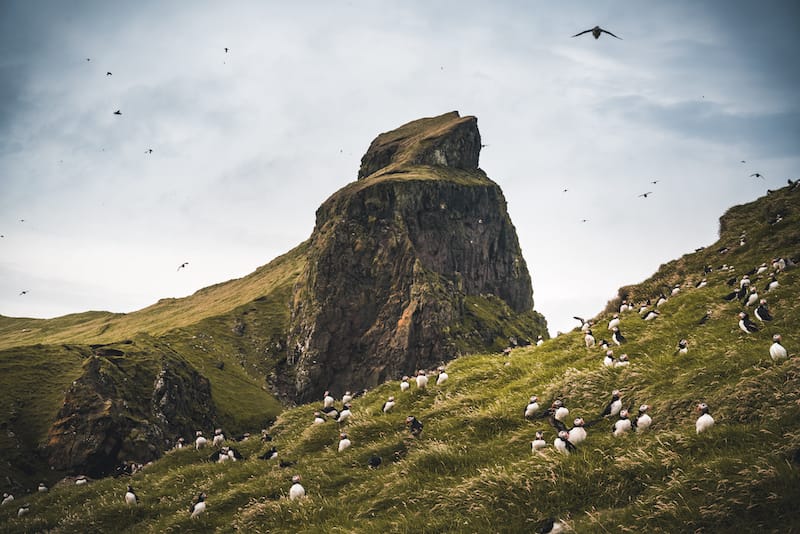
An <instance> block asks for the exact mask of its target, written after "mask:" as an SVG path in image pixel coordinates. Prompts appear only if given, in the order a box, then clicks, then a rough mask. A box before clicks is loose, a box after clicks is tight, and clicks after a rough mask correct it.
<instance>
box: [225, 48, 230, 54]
mask: <svg viewBox="0 0 800 534" xmlns="http://www.w3.org/2000/svg"><path fill="white" fill-rule="evenodd" d="M228 50H230V49H229V48H228V47H227V46H226V47H225V53H226V54H227V53H228Z"/></svg>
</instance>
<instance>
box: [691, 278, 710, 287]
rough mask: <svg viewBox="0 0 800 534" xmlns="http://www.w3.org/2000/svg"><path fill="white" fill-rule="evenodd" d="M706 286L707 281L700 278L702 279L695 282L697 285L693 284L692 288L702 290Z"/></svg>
mask: <svg viewBox="0 0 800 534" xmlns="http://www.w3.org/2000/svg"><path fill="white" fill-rule="evenodd" d="M706 285H708V281H707V280H706V279H705V278H702V279H700V281H699V282H697V284H695V286H694V287H695V288H696V289H702V288H704V287H706Z"/></svg>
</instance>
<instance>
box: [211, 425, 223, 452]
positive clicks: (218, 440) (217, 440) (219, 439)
mask: <svg viewBox="0 0 800 534" xmlns="http://www.w3.org/2000/svg"><path fill="white" fill-rule="evenodd" d="M224 442H225V434H223V433H222V429H221V428H217V429H216V430H214V439H212V440H211V445H212V446H213V447H220V446H222V444H223V443H224Z"/></svg>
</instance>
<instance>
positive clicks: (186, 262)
mask: <svg viewBox="0 0 800 534" xmlns="http://www.w3.org/2000/svg"><path fill="white" fill-rule="evenodd" d="M187 265H189V262H188V261H185V262H183V263H181V264H180V265H178V270H179V271H180V270H181V269H185V268H186V266H187Z"/></svg>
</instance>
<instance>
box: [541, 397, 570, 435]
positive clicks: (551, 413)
mask: <svg viewBox="0 0 800 534" xmlns="http://www.w3.org/2000/svg"><path fill="white" fill-rule="evenodd" d="M561 408H564V403H563V402H562V401H561V400H559V399H556V400H554V401H553V403H552V404H551V405H550V408H548V409H547V410H545V412H544V416H546V417H547V420H548V421H549V422H550V426H552V427H553V428H555V429H556V432H561V431H562V430H567V425H565V424H564V422H563V419H559V418H558V417H556V412H557V411H558V410H559V409H561ZM564 409H565V410H566V408H564ZM567 415H569V410H567ZM565 418H566V417H565Z"/></svg>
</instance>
